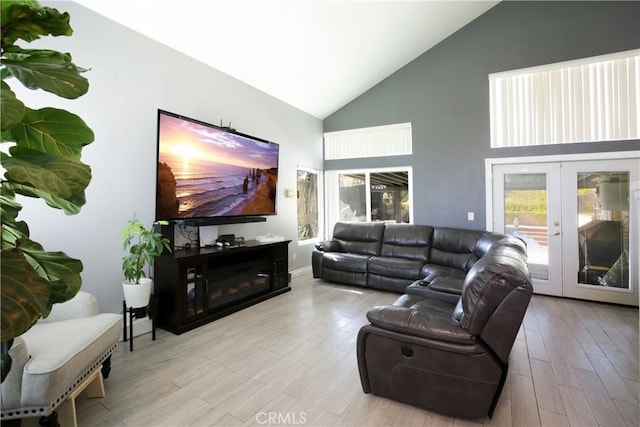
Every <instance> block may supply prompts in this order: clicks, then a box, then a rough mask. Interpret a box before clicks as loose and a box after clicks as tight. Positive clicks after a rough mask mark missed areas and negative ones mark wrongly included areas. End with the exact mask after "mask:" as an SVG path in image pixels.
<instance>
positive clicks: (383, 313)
mask: <svg viewBox="0 0 640 427" xmlns="http://www.w3.org/2000/svg"><path fill="white" fill-rule="evenodd" d="M454 310H455V305H453V304H449V303H447V302H444V301H440V300H436V299H432V298H423V297H421V296H419V295H408V294H405V295H402V296H401V297H399V298H398V299H397V300H396V301H395V302H394V303H393V305H384V306H377V307H374V308H373V309H371V310H369V311H368V312H367V319H368V320H369V322H371V324H373V325H375V326H377V327H379V328H382V329H386V330H390V331H395V332H400V333H403V334H406V335H413V336H417V337H422V338H427V339H432V340H436V341H442V342H447V343H451V344H460V345H470V346H475V344H477V340H476V339H475V337H474V336H473V335H471V334H470V333H469V332H468V331H466V330H464V329H463V328H462V327H461V326H460V323H459V322H458V321H456V320H455V319H454V317H453V312H454Z"/></svg>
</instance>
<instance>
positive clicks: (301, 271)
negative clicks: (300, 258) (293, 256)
mask: <svg viewBox="0 0 640 427" xmlns="http://www.w3.org/2000/svg"><path fill="white" fill-rule="evenodd" d="M310 271H311V266H310V265H308V266H306V267H301V268H297V269H295V270H291V271H290V273H291V277H297V276H302V275H303V274H305V273H308V272H310Z"/></svg>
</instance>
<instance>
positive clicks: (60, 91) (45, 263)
mask: <svg viewBox="0 0 640 427" xmlns="http://www.w3.org/2000/svg"><path fill="white" fill-rule="evenodd" d="M0 12H1V22H0V31H1V36H0V43H1V57H0V77H1V78H2V82H1V86H0V101H1V102H0V136H1V139H0V164H1V166H2V167H1V168H0V173H1V174H2V175H1V176H0V202H1V203H0V215H1V219H2V223H1V234H2V258H1V260H2V269H1V270H2V271H1V274H0V279H1V281H2V282H1V285H2V286H1V290H0V297H1V299H2V300H1V302H2V304H1V305H2V310H1V311H2V313H1V318H0V321H1V333H2V341H1V342H2V354H1V355H2V380H3V381H4V379H5V377H6V375H7V373H8V372H9V369H10V368H11V358H10V357H9V354H8V352H9V350H10V348H11V345H12V343H13V340H14V339H15V338H16V337H18V336H20V335H21V334H23V333H24V332H26V331H27V330H28V329H29V328H31V327H32V326H33V325H34V324H35V323H36V321H37V320H38V319H39V318H41V317H46V316H48V314H49V312H50V311H51V307H52V305H53V304H54V303H60V302H64V301H67V300H69V299H71V298H72V297H73V296H74V295H76V293H77V292H78V290H79V289H80V285H81V283H82V279H81V276H80V273H81V272H82V269H83V266H82V262H81V261H80V260H77V259H74V258H71V257H69V256H67V255H66V254H65V253H63V252H59V251H54V252H51V251H47V250H45V249H44V248H43V247H42V245H40V244H39V243H37V242H36V241H34V240H32V239H31V236H30V233H29V227H28V225H27V223H26V222H25V221H21V220H19V219H18V216H19V214H20V211H21V209H22V206H21V204H20V202H19V201H18V199H17V196H18V195H22V196H27V197H34V198H40V199H43V200H44V202H45V203H46V204H47V205H49V206H50V207H52V208H56V209H62V210H63V211H64V212H65V213H66V214H68V215H72V214H76V213H78V212H79V211H80V208H81V207H82V206H83V205H84V204H85V193H84V192H85V189H86V188H87V186H88V185H89V182H90V181H91V169H90V167H89V166H88V165H86V164H84V163H82V162H81V161H80V157H81V152H82V148H83V147H84V146H85V145H87V144H89V143H91V142H93V139H94V135H93V131H92V130H91V129H90V128H89V127H88V126H87V125H86V123H85V122H84V121H83V120H82V119H81V118H80V117H78V116H77V115H75V114H73V113H71V112H68V111H65V110H62V109H58V108H50V107H45V108H40V109H32V108H29V107H28V106H26V105H25V104H24V103H23V102H22V101H21V100H20V99H19V98H18V96H17V95H16V93H15V92H14V89H15V87H13V88H12V85H16V84H20V85H22V86H24V87H26V88H27V89H32V90H36V89H42V90H44V91H46V92H49V93H52V94H55V95H57V96H60V97H62V98H66V99H75V98H78V97H80V96H82V95H84V94H85V93H86V92H87V90H88V89H89V82H88V81H87V79H86V78H84V77H82V75H81V74H82V73H83V72H85V71H86V70H85V69H83V68H79V67H77V66H76V65H75V64H74V63H73V62H72V58H71V55H70V54H69V53H62V52H57V51H54V50H48V49H27V48H25V47H23V46H20V45H19V44H18V42H19V41H22V42H27V43H30V42H32V41H34V40H37V39H39V38H40V37H41V36H49V35H51V36H70V35H71V34H72V33H73V30H72V29H71V27H70V25H69V14H68V13H61V12H59V11H58V10H56V9H54V8H50V7H42V6H40V4H39V3H38V2H37V1H32V0H3V1H2V2H1V3H0Z"/></svg>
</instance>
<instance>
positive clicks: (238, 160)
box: [156, 110, 279, 221]
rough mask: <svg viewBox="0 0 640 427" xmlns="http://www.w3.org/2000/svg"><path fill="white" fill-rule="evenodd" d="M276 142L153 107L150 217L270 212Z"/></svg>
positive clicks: (272, 211) (272, 210)
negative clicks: (153, 201)
mask: <svg viewBox="0 0 640 427" xmlns="http://www.w3.org/2000/svg"><path fill="white" fill-rule="evenodd" d="M278 155H279V146H278V144H276V143H273V142H269V141H265V140H263V139H260V138H256V137H253V136H249V135H245V134H242V133H239V132H235V131H233V130H231V129H228V128H223V127H219V126H214V125H211V124H208V123H205V122H201V121H198V120H195V119H190V118H188V117H183V116H179V115H177V114H174V113H170V112H167V111H163V110H158V168H157V175H156V176H157V187H156V220H158V221H159V220H181V219H202V220H204V219H214V218H228V217H241V216H244V217H246V216H262V215H274V214H275V213H276V194H277V193H276V187H277V183H278Z"/></svg>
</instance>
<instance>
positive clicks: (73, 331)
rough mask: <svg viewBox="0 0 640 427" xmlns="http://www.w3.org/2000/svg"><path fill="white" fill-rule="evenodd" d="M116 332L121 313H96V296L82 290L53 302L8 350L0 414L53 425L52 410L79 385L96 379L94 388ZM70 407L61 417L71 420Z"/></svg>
mask: <svg viewBox="0 0 640 427" xmlns="http://www.w3.org/2000/svg"><path fill="white" fill-rule="evenodd" d="M121 331H122V316H121V315H120V314H115V313H99V310H98V302H97V300H96V298H95V297H94V296H93V295H91V294H89V293H87V292H83V291H80V292H79V293H78V294H77V295H76V296H75V297H74V298H73V299H71V300H69V301H67V302H65V303H62V304H55V305H54V306H53V309H52V311H51V314H50V315H49V316H48V317H47V318H46V319H40V320H39V321H38V323H37V324H36V325H34V326H33V327H32V328H31V329H29V330H28V331H27V332H26V333H24V334H23V335H22V336H20V337H18V338H16V340H15V341H14V343H13V346H12V347H11V350H10V351H9V354H10V356H11V358H12V366H11V371H10V372H9V375H8V376H7V378H6V379H5V381H4V382H3V383H2V400H1V406H2V412H1V415H0V419H1V420H2V421H5V420H9V419H14V418H26V417H41V418H40V423H41V425H56V424H57V412H56V410H57V409H58V407H60V405H62V404H63V403H64V402H65V401H66V400H67V399H68V398H74V397H75V396H76V394H77V391H78V390H79V389H82V388H84V387H87V386H89V389H88V390H91V384H88V383H89V382H94V381H97V382H98V383H96V384H94V385H93V389H94V390H95V389H96V388H98V389H99V388H100V385H101V383H100V382H101V381H102V378H101V375H104V376H105V377H107V376H108V374H109V370H110V357H111V354H112V353H113V351H114V350H115V348H116V346H117V343H118V340H119V339H120V333H121ZM100 371H101V372H100ZM96 372H97V374H96ZM92 395H95V393H94V394H92V393H90V396H92ZM97 395H98V396H99V395H100V393H98V394H97ZM70 407H71V408H73V402H71V405H70ZM71 412H73V413H72V414H70V416H71V418H72V419H71V420H67V422H68V423H69V424H70V425H75V424H76V422H75V411H71Z"/></svg>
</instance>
